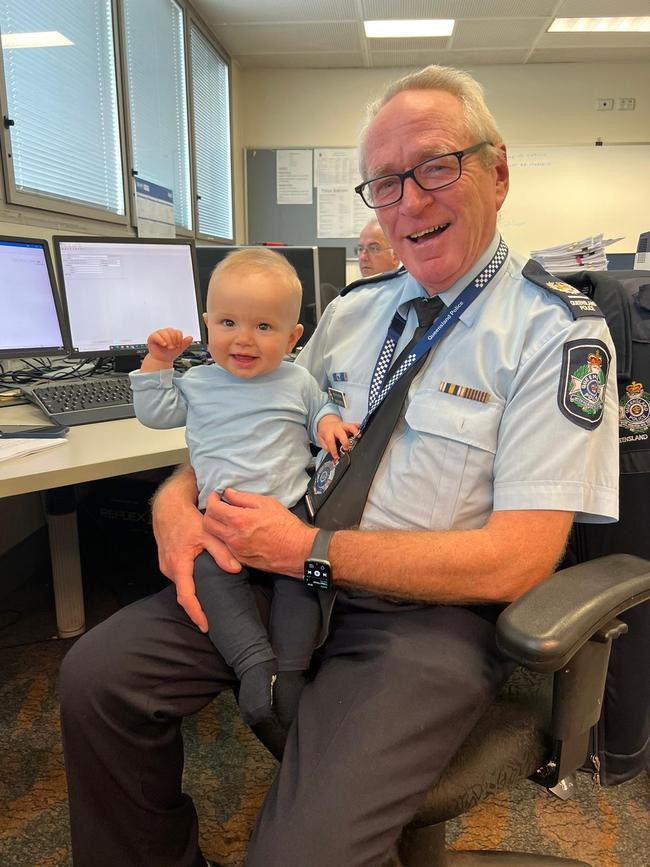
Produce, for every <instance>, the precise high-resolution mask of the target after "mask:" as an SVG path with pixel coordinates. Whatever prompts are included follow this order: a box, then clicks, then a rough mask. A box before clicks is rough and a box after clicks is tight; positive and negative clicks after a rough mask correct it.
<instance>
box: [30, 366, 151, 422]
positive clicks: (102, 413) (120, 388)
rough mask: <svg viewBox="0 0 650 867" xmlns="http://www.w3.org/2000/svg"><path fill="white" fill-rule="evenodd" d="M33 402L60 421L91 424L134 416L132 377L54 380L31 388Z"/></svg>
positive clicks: (91, 377)
mask: <svg viewBox="0 0 650 867" xmlns="http://www.w3.org/2000/svg"><path fill="white" fill-rule="evenodd" d="M30 392H31V395H32V397H33V399H34V401H35V402H36V403H37V404H38V405H39V406H40V407H41V408H42V409H43V410H45V412H46V413H47V414H48V415H50V416H52V418H54V419H56V420H57V421H58V422H61V424H65V425H76V424H89V423H90V422H96V421H112V420H114V419H118V418H132V417H133V416H134V415H135V412H134V410H133V393H132V392H131V387H130V385H129V377H128V376H126V375H120V374H118V375H117V376H90V377H88V378H87V379H83V380H75V381H66V382H52V383H46V384H43V385H35V386H33V387H32V388H31V389H30Z"/></svg>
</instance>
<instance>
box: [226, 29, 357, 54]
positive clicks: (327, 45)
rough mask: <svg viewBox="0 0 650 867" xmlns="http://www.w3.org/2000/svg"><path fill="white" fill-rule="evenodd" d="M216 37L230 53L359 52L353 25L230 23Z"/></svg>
mask: <svg viewBox="0 0 650 867" xmlns="http://www.w3.org/2000/svg"><path fill="white" fill-rule="evenodd" d="M216 35H217V37H218V39H219V41H220V42H222V43H223V46H224V48H225V49H226V50H227V51H229V52H230V53H231V54H233V55H235V56H238V55H240V54H269V53H272V52H275V51H279V52H284V51H300V52H302V53H304V52H306V51H311V50H314V51H327V50H332V49H334V50H336V51H358V50H359V48H360V45H359V41H360V40H359V30H358V26H357V25H356V24H345V23H341V24H329V23H327V24H323V23H321V22H304V23H300V24H290V25H289V24H233V25H230V26H227V27H219V28H217V30H216Z"/></svg>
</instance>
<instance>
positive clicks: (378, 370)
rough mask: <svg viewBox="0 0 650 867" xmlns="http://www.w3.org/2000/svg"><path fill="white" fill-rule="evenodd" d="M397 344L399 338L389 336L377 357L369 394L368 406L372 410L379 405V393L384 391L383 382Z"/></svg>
mask: <svg viewBox="0 0 650 867" xmlns="http://www.w3.org/2000/svg"><path fill="white" fill-rule="evenodd" d="M396 346H397V340H395V338H394V337H387V338H386V342H385V343H384V346H383V348H382V350H381V352H380V353H379V358H378V359H377V366H376V367H375V372H374V373H373V376H372V382H371V384H370V392H369V394H368V407H369V408H370V410H373V409H374V408H375V406H376V405H377V401H378V398H379V395H380V394H381V392H382V384H383V382H384V379H385V378H386V374H387V373H388V368H389V367H390V363H391V361H392V358H393V354H394V353H395V347H396Z"/></svg>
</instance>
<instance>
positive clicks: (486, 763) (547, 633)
mask: <svg viewBox="0 0 650 867" xmlns="http://www.w3.org/2000/svg"><path fill="white" fill-rule="evenodd" d="M648 599H650V562H648V561H647V560H643V559H641V558H640V557H636V556H633V555H629V554H612V555H609V556H606V557H601V558H599V559H597V560H591V561H589V562H586V563H581V564H579V565H577V566H572V567H570V568H568V569H563V570H561V571H559V572H557V573H556V574H555V575H553V576H552V577H550V578H548V579H547V580H546V581H544V582H543V583H542V584H539V585H538V586H537V587H534V588H533V589H532V590H530V591H529V592H528V593H526V594H525V595H524V596H523V597H522V598H521V599H518V600H517V602H514V603H513V604H511V605H509V606H508V608H507V609H506V610H505V611H504V612H503V613H502V614H501V616H500V617H499V620H498V623H497V641H498V644H499V647H500V648H501V650H502V651H503V652H504V653H507V654H508V655H509V656H510V657H512V658H513V659H514V660H516V662H517V663H519V666H521V667H520V668H518V669H516V670H515V673H514V674H513V676H512V677H511V678H510V680H509V681H508V683H507V684H506V686H505V688H504V690H503V691H502V693H501V695H500V697H499V699H498V700H497V702H496V703H495V704H494V705H493V706H492V707H491V709H490V710H489V711H488V712H487V713H486V714H485V716H484V717H483V718H482V719H481V720H480V722H479V723H478V724H477V725H476V727H475V728H474V730H473V731H472V733H471V735H470V736H469V738H468V739H467V741H466V742H465V743H464V744H463V746H462V747H461V749H460V750H459V751H458V753H457V754H456V756H455V757H454V759H453V761H452V762H451V764H450V766H449V767H448V768H447V769H446V771H445V772H444V774H443V776H442V778H441V779H440V781H439V783H438V785H437V786H436V787H435V788H433V789H432V790H431V791H430V792H429V794H428V796H427V799H426V801H425V803H424V804H423V805H422V807H421V808H420V809H419V810H418V812H417V814H416V815H415V817H414V819H413V821H412V822H411V823H410V824H409V825H408V826H407V827H406V828H405V829H404V831H403V833H402V836H401V839H400V841H399V845H398V852H399V857H400V860H401V863H402V865H403V867H457V865H462V867H485V865H488V864H494V865H498V864H510V865H522V867H523V865H527V867H552V865H558V864H573V865H584V864H585V862H583V861H575V860H569V859H564V858H552V857H550V856H544V855H531V854H526V853H521V852H502V851H496V852H489V851H477V852H451V851H447V850H446V849H445V822H446V821H447V820H448V819H452V818H455V817H456V816H459V815H460V814H462V813H464V812H466V811H467V810H469V809H470V808H471V807H473V806H475V805H476V804H477V803H479V802H480V801H481V800H483V798H485V797H486V796H488V795H490V794H493V793H495V792H497V791H502V790H504V789H507V788H508V787H509V786H512V785H514V784H515V783H518V782H519V781H521V780H523V779H525V778H526V777H529V778H530V779H532V780H534V781H535V782H537V783H540V784H541V785H543V786H545V787H546V788H549V789H551V790H553V789H555V790H556V791H560V792H562V790H566V789H567V788H570V787H571V786H572V780H571V775H572V774H573V773H574V772H575V771H576V770H577V769H578V768H580V767H581V766H582V765H583V763H584V762H585V759H586V757H587V753H588V741H589V732H590V729H591V727H592V726H593V725H594V724H595V723H596V722H597V720H598V718H599V716H600V711H601V705H602V699H603V690H604V686H605V676H606V673H607V663H608V660H609V653H610V649H611V643H612V641H613V640H614V639H615V638H618V637H619V636H621V635H623V634H624V633H625V632H627V625H626V624H625V623H622V622H621V621H620V620H618V619H617V615H618V614H620V613H621V612H623V611H626V610H627V609H629V608H632V607H634V606H636V605H639V604H640V603H642V602H644V601H646V600H648ZM623 640H625V639H623ZM550 673H554V674H553V677H552V682H551V678H550V676H549V675H550ZM587 867H588V865H587Z"/></svg>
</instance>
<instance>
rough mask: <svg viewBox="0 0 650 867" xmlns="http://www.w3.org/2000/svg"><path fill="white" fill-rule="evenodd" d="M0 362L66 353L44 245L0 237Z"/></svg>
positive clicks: (45, 244) (54, 288)
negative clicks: (8, 359)
mask: <svg viewBox="0 0 650 867" xmlns="http://www.w3.org/2000/svg"><path fill="white" fill-rule="evenodd" d="M0 309H1V312H0V358H34V357H40V356H45V357H49V356H59V355H65V354H66V353H67V347H66V346H65V332H64V327H63V316H62V311H61V308H60V305H59V299H58V295H57V291H56V285H55V282H54V270H53V268H52V260H51V259H50V252H49V249H48V245H47V241H44V240H36V239H33V238H10V237H7V236H5V235H2V236H0Z"/></svg>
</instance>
